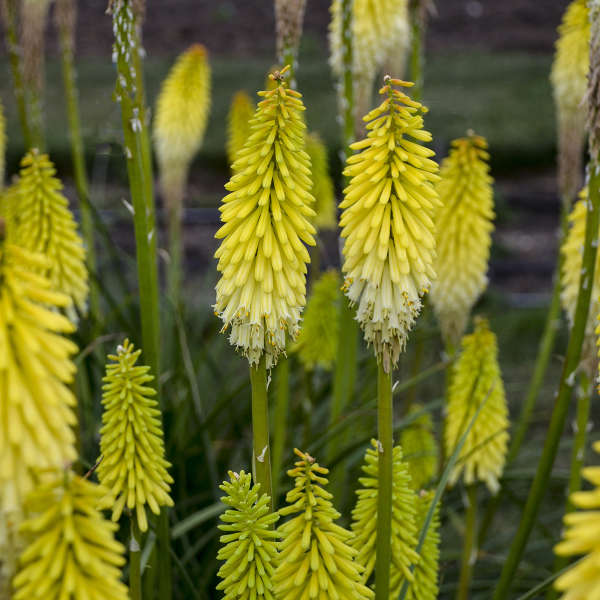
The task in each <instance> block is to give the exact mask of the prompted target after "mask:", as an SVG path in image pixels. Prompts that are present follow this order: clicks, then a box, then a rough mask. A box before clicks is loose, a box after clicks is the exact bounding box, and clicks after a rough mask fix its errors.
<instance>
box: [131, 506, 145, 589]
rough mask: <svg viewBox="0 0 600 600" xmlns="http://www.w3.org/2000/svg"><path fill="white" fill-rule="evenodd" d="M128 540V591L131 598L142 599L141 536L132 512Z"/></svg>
mask: <svg viewBox="0 0 600 600" xmlns="http://www.w3.org/2000/svg"><path fill="white" fill-rule="evenodd" d="M130 524H131V539H130V540H129V593H130V595H131V600H142V549H141V544H142V541H141V540H142V537H141V534H140V529H139V527H138V524H137V519H136V517H135V515H134V514H132V515H131V518H130Z"/></svg>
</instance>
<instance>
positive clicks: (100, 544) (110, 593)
mask: <svg viewBox="0 0 600 600" xmlns="http://www.w3.org/2000/svg"><path fill="white" fill-rule="evenodd" d="M104 493H105V490H103V489H102V487H100V486H98V485H96V484H95V483H92V482H91V481H88V480H87V479H83V478H82V477H79V476H77V475H74V474H72V473H68V472H67V473H64V474H63V473H60V474H57V475H56V477H54V478H53V480H52V481H51V482H49V483H46V484H44V485H42V486H40V487H39V488H38V489H36V490H35V492H33V493H32V494H31V495H30V496H29V498H28V500H27V503H26V509H27V510H28V512H29V513H30V514H33V515H34V516H32V517H31V518H30V519H28V520H27V521H25V522H24V523H23V524H22V526H21V531H22V533H23V534H24V535H25V536H26V537H28V538H30V543H29V545H28V546H27V547H26V548H25V550H24V552H23V553H22V554H21V557H20V571H19V573H18V574H17V576H16V577H15V579H14V582H13V584H14V588H15V594H14V596H13V600H31V599H32V598H44V600H63V599H71V598H89V600H106V599H107V598H111V599H114V600H121V599H122V600H126V599H127V598H128V597H129V594H128V593H127V587H126V586H125V585H123V584H122V583H121V581H120V578H121V567H122V566H123V565H124V564H125V559H124V558H123V553H124V550H125V549H124V547H123V545H122V544H120V543H119V542H117V541H116V540H115V539H114V532H115V531H116V529H117V526H116V525H114V524H113V523H111V522H110V521H107V520H106V519H104V517H103V516H102V513H101V512H100V510H99V509H98V503H99V501H100V499H101V498H102V496H103V495H104Z"/></svg>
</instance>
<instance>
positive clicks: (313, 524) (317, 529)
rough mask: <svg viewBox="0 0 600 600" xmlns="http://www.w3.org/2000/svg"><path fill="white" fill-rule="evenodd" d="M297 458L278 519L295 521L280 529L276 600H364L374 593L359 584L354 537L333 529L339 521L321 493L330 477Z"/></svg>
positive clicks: (302, 456)
mask: <svg viewBox="0 0 600 600" xmlns="http://www.w3.org/2000/svg"><path fill="white" fill-rule="evenodd" d="M294 452H295V453H296V455H297V456H298V457H299V458H300V460H299V461H297V462H296V463H295V464H296V467H295V468H294V469H291V470H290V471H288V475H289V476H290V477H293V478H294V479H295V485H294V488H293V489H292V490H291V491H289V492H288V494H287V497H286V501H287V503H288V506H286V507H285V508H282V509H281V510H280V511H279V514H280V515H282V516H286V515H294V514H296V516H295V517H294V518H292V519H291V520H290V521H287V522H286V523H284V524H283V525H281V526H280V527H279V534H280V536H281V538H282V540H283V541H282V542H280V544H279V547H280V548H279V549H280V556H279V565H278V567H277V570H276V571H275V575H274V578H273V582H274V584H275V597H276V598H277V600H304V599H308V598H319V600H338V599H341V598H344V600H366V599H368V598H373V593H372V591H371V590H370V589H369V588H368V587H366V586H365V585H363V584H362V583H361V573H362V571H363V567H362V566H361V565H360V564H359V563H358V562H357V561H356V560H355V558H356V555H357V554H358V552H357V551H356V550H354V549H353V548H352V546H350V540H351V538H352V537H353V536H352V533H350V532H349V531H348V530H346V529H344V528H343V527H340V526H339V525H336V524H335V523H334V521H335V520H336V519H338V518H339V517H340V514H339V513H338V512H337V511H336V510H335V508H334V507H333V504H332V503H331V498H332V495H331V494H330V493H329V492H327V491H325V490H324V489H323V487H321V486H324V485H327V483H328V482H327V479H326V478H325V477H324V475H327V473H329V471H328V470H327V469H324V468H323V467H321V466H319V464H318V463H316V462H315V460H314V458H312V457H311V456H309V455H308V454H304V453H302V452H300V451H299V450H297V449H295V450H294Z"/></svg>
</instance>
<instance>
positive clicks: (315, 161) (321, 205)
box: [306, 133, 337, 229]
mask: <svg viewBox="0 0 600 600" xmlns="http://www.w3.org/2000/svg"><path fill="white" fill-rule="evenodd" d="M306 152H307V153H308V155H309V156H310V162H311V165H312V180H313V184H312V190H311V192H312V195H313V196H314V197H315V200H316V204H315V211H316V213H317V216H316V217H315V218H314V224H315V225H316V226H317V228H318V229H333V228H335V226H336V224H337V219H336V214H335V193H334V191H333V181H332V179H331V177H330V176H329V166H328V164H327V148H325V144H323V141H322V140H321V138H320V136H319V134H318V133H311V134H309V135H308V136H306Z"/></svg>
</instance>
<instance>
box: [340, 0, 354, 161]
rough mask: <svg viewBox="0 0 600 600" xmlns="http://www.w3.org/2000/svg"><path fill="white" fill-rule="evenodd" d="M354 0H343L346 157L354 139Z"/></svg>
mask: <svg viewBox="0 0 600 600" xmlns="http://www.w3.org/2000/svg"><path fill="white" fill-rule="evenodd" d="M353 5H354V0H342V42H343V51H342V62H343V65H344V76H343V79H342V82H341V83H342V97H343V99H344V101H343V105H342V115H341V116H342V121H343V131H342V142H343V151H344V153H345V156H346V158H348V156H350V155H351V154H352V150H350V148H349V146H350V144H351V143H352V142H353V141H354V81H353V78H352V60H353V59H352V52H353V51H352V41H353V36H352V8H353Z"/></svg>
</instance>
